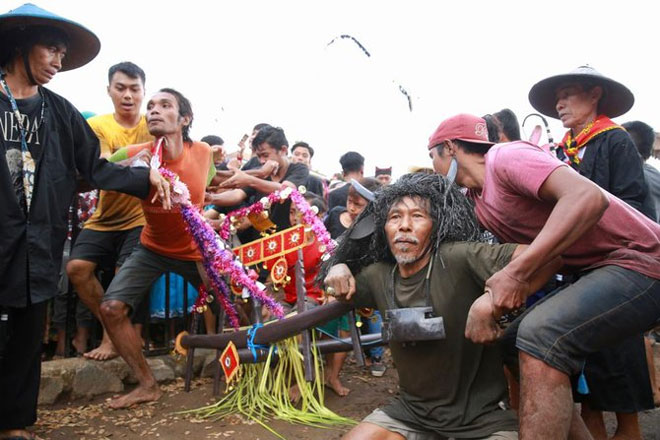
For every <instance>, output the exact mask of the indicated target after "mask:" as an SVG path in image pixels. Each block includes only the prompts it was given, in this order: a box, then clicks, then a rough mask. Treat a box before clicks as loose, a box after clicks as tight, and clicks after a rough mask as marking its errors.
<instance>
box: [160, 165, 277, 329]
mask: <svg viewBox="0 0 660 440" xmlns="http://www.w3.org/2000/svg"><path fill="white" fill-rule="evenodd" d="M159 171H160V173H161V175H163V176H164V177H165V178H167V179H168V180H169V181H170V185H171V187H172V201H173V202H174V203H177V204H179V205H180V207H181V215H182V217H183V220H184V222H185V223H186V228H187V229H188V232H189V233H190V235H191V236H192V237H193V239H194V240H195V243H197V246H198V247H199V251H200V253H201V255H202V265H203V266H204V270H205V271H206V274H207V275H208V278H209V281H210V283H211V285H212V287H213V288H214V289H215V290H216V292H218V297H219V298H218V299H219V300H220V303H221V305H222V307H223V308H224V309H225V311H226V312H227V316H228V318H229V321H230V323H231V325H232V326H233V327H234V328H238V326H239V320H238V312H237V311H236V308H235V307H234V306H233V304H232V302H231V295H230V293H229V289H227V285H226V283H225V282H224V280H223V279H222V276H221V274H222V275H228V276H229V278H230V279H231V280H232V282H233V283H234V284H236V285H239V286H241V287H245V288H246V289H247V290H248V291H249V292H250V294H251V295H252V296H253V297H254V298H256V299H257V300H259V301H260V302H261V303H262V304H263V305H265V306H266V308H268V310H270V311H271V313H272V314H273V315H274V316H276V317H277V318H283V317H284V309H283V308H282V306H281V305H280V304H279V303H278V302H277V301H275V300H274V299H273V298H271V297H270V296H268V295H267V294H266V292H264V290H263V289H262V288H260V287H259V286H258V285H257V283H256V282H255V281H254V280H253V279H252V278H250V276H249V275H248V273H247V271H246V268H245V266H243V264H241V262H240V261H239V260H238V259H237V257H236V256H235V255H234V253H233V252H232V250H231V248H228V247H227V246H226V245H225V243H224V242H223V241H222V240H221V239H220V237H219V236H218V235H217V234H216V233H215V231H214V230H213V228H212V227H211V225H209V224H208V222H207V221H206V220H205V219H204V217H203V216H202V215H201V213H200V211H199V209H198V208H197V207H195V206H194V205H192V204H191V203H190V192H189V191H188V188H187V186H186V184H185V183H183V182H182V181H181V180H180V179H179V177H178V176H177V175H176V174H175V173H173V172H172V171H170V170H168V169H166V168H163V167H161V168H160V169H159Z"/></svg>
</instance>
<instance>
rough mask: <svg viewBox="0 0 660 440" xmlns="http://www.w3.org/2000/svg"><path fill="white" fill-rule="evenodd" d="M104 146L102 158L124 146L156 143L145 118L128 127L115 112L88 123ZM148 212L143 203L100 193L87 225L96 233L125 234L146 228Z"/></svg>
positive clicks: (119, 194)
mask: <svg viewBox="0 0 660 440" xmlns="http://www.w3.org/2000/svg"><path fill="white" fill-rule="evenodd" d="M87 122H88V123H89V125H90V127H92V130H94V133H96V136H97V137H98V138H99V141H100V143H101V156H104V157H109V156H110V155H112V153H114V152H115V151H117V150H119V149H120V148H121V147H125V146H127V145H133V144H140V143H144V142H149V141H152V140H153V136H151V135H150V134H149V130H148V129H147V120H146V119H145V117H144V116H142V117H141V118H140V123H139V124H138V125H136V126H135V127H133V128H124V127H122V126H121V125H119V123H117V121H116V120H115V117H114V115H113V114H112V113H110V114H107V115H99V116H94V117H92V118H89V119H88V120H87ZM144 224H145V220H144V213H143V212H142V206H141V205H140V200H139V199H137V198H135V197H132V196H129V195H126V194H122V193H118V192H115V191H100V192H99V201H98V204H97V205H96V211H94V214H93V215H92V216H91V217H90V218H89V220H87V221H86V222H85V226H84V227H85V228H88V229H92V230H94V231H125V230H127V229H133V228H135V227H138V226H144Z"/></svg>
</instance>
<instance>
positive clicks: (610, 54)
mask: <svg viewBox="0 0 660 440" xmlns="http://www.w3.org/2000/svg"><path fill="white" fill-rule="evenodd" d="M35 1H37V5H39V6H41V7H43V8H45V9H47V10H50V11H52V12H55V13H57V14H60V15H63V16H65V17H67V18H70V19H72V20H75V21H78V22H80V23H82V24H84V25H85V26H87V27H88V28H89V29H91V30H92V31H94V32H95V33H96V34H97V35H98V37H99V38H100V40H101V52H100V54H99V56H98V57H97V58H96V59H94V61H92V62H91V63H89V64H88V65H86V66H84V67H83V68H80V69H78V70H74V71H71V72H64V73H60V74H58V75H57V76H56V77H55V79H54V80H53V81H52V82H51V84H50V87H51V88H52V89H53V90H54V91H56V92H58V93H60V94H62V95H64V96H65V97H66V98H68V99H69V100H70V101H71V102H73V104H74V105H76V107H77V108H78V109H80V110H81V111H82V110H89V111H94V112H96V113H109V112H111V111H112V104H111V102H110V99H109V98H108V97H107V95H106V94H105V87H106V85H107V76H106V75H107V69H108V67H109V66H111V65H112V64H114V63H117V62H120V61H125V60H128V61H133V62H135V63H136V64H138V65H140V66H141V67H142V68H143V69H144V70H145V72H146V74H147V84H146V86H147V97H149V95H151V94H153V93H154V92H155V91H156V90H157V89H158V88H161V87H173V88H175V89H178V90H179V91H181V92H182V93H184V94H185V95H186V96H187V97H188V98H189V99H190V100H191V102H192V105H193V110H194V112H195V120H194V123H193V129H192V134H193V137H195V138H201V137H203V136H205V135H207V134H217V135H220V136H222V137H223V138H224V139H225V142H226V144H225V145H235V144H236V143H237V142H238V140H239V139H240V138H241V135H242V134H243V133H246V132H249V131H250V130H251V128H252V126H253V125H254V124H256V123H259V122H268V123H270V124H273V125H277V126H281V127H282V128H283V129H284V130H285V133H286V135H287V138H288V139H289V143H290V144H293V143H294V142H295V141H297V140H305V141H307V142H308V143H310V144H311V145H312V146H313V147H314V149H315V150H316V152H317V153H316V155H315V156H314V159H313V164H312V165H313V168H316V169H318V170H320V171H322V172H324V173H326V174H330V173H332V172H335V171H339V163H338V159H339V156H340V155H341V154H343V153H344V152H346V151H349V150H354V151H359V152H360V153H362V154H363V155H364V156H365V157H366V158H367V162H366V169H365V174H366V175H371V174H373V169H374V166H380V167H384V166H388V165H392V166H393V167H394V174H395V175H397V176H398V175H401V174H403V173H405V172H406V170H407V168H408V167H409V166H411V165H425V166H429V165H430V160H429V159H428V154H427V150H426V143H427V140H428V137H429V135H430V134H431V133H432V132H433V130H434V129H435V128H436V127H437V125H438V124H439V123H440V122H441V121H442V119H444V118H446V117H448V116H451V115H453V114H456V113H462V112H468V113H473V114H477V115H483V114H485V113H491V112H495V111H498V110H500V109H502V108H504V107H509V108H511V109H512V110H513V111H514V112H516V114H517V115H518V117H519V119H520V121H521V122H522V119H523V118H524V116H525V115H527V114H528V113H531V112H533V111H534V110H533V109H532V108H531V106H530V105H529V102H528V100H527V94H528V92H529V89H530V88H531V86H532V85H533V84H534V83H536V82H537V81H539V80H541V79H543V78H545V77H548V76H551V75H555V74H559V73H565V72H568V71H570V70H572V69H574V68H575V67H577V66H579V65H582V64H585V63H588V64H590V65H592V66H593V67H595V68H596V69H597V70H599V71H600V72H602V73H603V74H605V75H607V76H610V77H612V78H613V79H615V80H617V81H620V82H622V83H623V84H625V85H626V86H628V87H629V88H630V89H631V90H632V91H633V93H634V95H635V105H634V107H633V108H632V110H631V111H630V112H628V113H627V114H625V115H623V116H622V117H620V118H618V119H617V122H625V121H628V120H632V119H640V120H643V121H645V122H647V123H649V124H651V125H653V126H654V127H655V128H656V129H658V128H660V114H659V112H658V104H659V103H660V92H659V90H658V85H657V84H658V77H659V75H658V73H659V72H658V69H657V58H658V56H657V52H658V36H657V31H656V28H657V23H658V14H657V7H653V6H652V4H653V3H649V2H644V3H642V2H641V1H637V0H631V1H627V2H620V1H618V2H614V1H576V0H572V1H563V0H562V1H547V2H534V1H520V2H514V1H508V2H507V1H500V2H495V1H460V2H459V1H454V2H441V1H410V0H409V1H405V2H404V1H401V2H386V1H357V0H353V1H337V0H333V1H327V2H320V1H300V2H297V1H295V2H294V1H281V0H279V1H278V0H271V1H245V0H243V1H236V0H234V1H213V2H212V1H197V0H186V1H177V2H174V1H164V0H161V1H144V0H143V1H136V0H132V1H125V0H113V1H111V2H102V3H101V2H94V1H77V0H66V1H63V0H35ZM19 5H20V3H18V2H16V3H13V2H12V3H10V2H8V1H7V2H3V9H8V8H13V7H16V6H19ZM342 34H348V35H352V36H353V37H355V38H356V39H357V40H359V41H360V42H361V43H362V45H364V47H365V48H366V49H367V50H368V51H369V53H370V54H371V57H367V56H366V55H365V53H364V52H362V50H361V49H360V48H359V47H358V46H357V45H356V44H355V43H353V42H352V41H351V40H348V39H338V40H337V41H335V42H334V43H333V44H331V45H330V46H328V43H329V42H330V41H331V40H332V39H333V38H335V37H338V36H339V35H342ZM399 85H401V86H402V87H403V88H404V89H405V90H406V91H407V92H408V93H409V94H410V96H411V98H412V106H413V110H412V112H411V111H410V110H409V108H408V101H407V99H406V97H405V95H403V94H402V93H401V92H400V91H399ZM145 103H146V100H145ZM552 128H553V133H554V136H555V139H561V137H562V134H563V131H564V130H563V129H562V127H561V125H560V124H559V123H558V122H557V121H553V122H552ZM527 131H528V132H529V131H531V126H530V127H529V129H528V130H527Z"/></svg>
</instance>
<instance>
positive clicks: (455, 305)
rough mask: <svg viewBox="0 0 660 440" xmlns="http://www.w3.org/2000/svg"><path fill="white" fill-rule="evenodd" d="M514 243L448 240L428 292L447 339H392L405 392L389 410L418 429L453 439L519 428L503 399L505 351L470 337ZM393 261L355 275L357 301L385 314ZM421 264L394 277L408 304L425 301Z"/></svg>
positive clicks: (401, 298)
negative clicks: (470, 324)
mask: <svg viewBox="0 0 660 440" xmlns="http://www.w3.org/2000/svg"><path fill="white" fill-rule="evenodd" d="M515 248H516V245H515V244H505V245H490V244H485V243H463V242H461V243H446V244H443V245H441V246H440V249H439V251H438V252H437V253H436V256H435V261H434V263H433V268H432V272H431V279H430V296H431V302H432V304H433V310H434V312H435V314H436V316H442V318H443V320H444V326H445V333H446V338H445V339H443V340H440V341H423V342H416V343H410V342H409V343H405V344H403V343H399V342H390V344H389V347H390V350H391V351H392V358H393V360H394V363H395V365H396V368H397V371H398V373H399V387H400V393H399V395H398V396H397V397H395V398H394V400H393V401H392V402H390V403H389V404H388V405H387V406H385V407H384V408H382V409H383V411H385V412H386V413H387V414H388V415H389V416H390V417H393V418H395V419H397V420H401V421H403V422H405V423H407V424H409V425H411V426H414V427H416V428H417V429H421V430H426V431H432V432H436V433H438V434H440V435H442V436H446V437H455V438H481V437H486V436H489V435H490V434H492V433H494V432H497V431H517V430H518V422H517V419H516V416H515V414H514V412H513V411H511V410H507V411H504V410H502V409H501V408H500V407H499V402H500V401H502V400H505V399H506V398H507V386H506V381H505V378H504V373H503V370H502V356H501V353H500V350H499V348H498V347H497V346H495V345H481V344H474V343H472V342H471V341H469V340H468V339H466V338H465V323H466V320H467V315H468V311H469V310H470V306H471V305H472V303H473V302H474V300H475V299H477V298H478V297H479V296H481V295H482V294H483V292H484V283H485V282H486V280H487V279H488V278H489V277H490V276H491V275H492V274H493V273H495V272H496V271H498V270H499V269H501V268H502V267H504V266H505V265H506V264H507V263H508V262H509V260H510V259H511V255H512V254H513V251H514V250H515ZM392 269H393V265H392V264H389V263H376V264H373V265H371V266H369V267H367V268H365V269H364V270H362V271H361V272H360V273H359V274H358V275H357V276H356V277H355V279H356V290H357V291H356V294H355V296H354V304H355V306H356V307H377V308H378V309H379V310H380V312H381V314H382V315H383V317H385V310H386V309H387V302H386V298H385V294H386V292H387V290H386V289H389V288H390V283H391V276H392V275H391V274H392ZM426 272H427V268H426V267H425V268H423V269H422V270H420V271H419V272H417V273H416V274H414V275H413V276H411V277H409V278H401V276H400V275H399V274H398V270H397V271H395V276H394V292H395V295H396V299H397V301H398V303H399V304H400V305H401V306H402V307H420V306H424V305H425V303H426V301H425V297H424V289H423V286H424V278H425V276H426Z"/></svg>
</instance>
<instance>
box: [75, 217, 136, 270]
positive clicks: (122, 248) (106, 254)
mask: <svg viewBox="0 0 660 440" xmlns="http://www.w3.org/2000/svg"><path fill="white" fill-rule="evenodd" d="M141 232H142V226H138V227H136V228H133V229H126V230H125V231H95V230H93V229H83V230H82V231H80V234H78V237H77V238H76V242H75V244H74V245H73V249H72V250H71V257H70V258H69V260H85V261H91V262H92V263H96V264H97V265H98V266H99V267H101V268H115V267H120V266H121V265H122V264H124V261H126V259H127V258H128V257H129V255H131V253H132V252H133V249H135V246H137V244H138V243H140V233H141Z"/></svg>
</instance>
